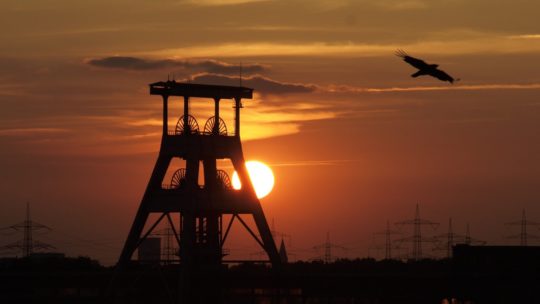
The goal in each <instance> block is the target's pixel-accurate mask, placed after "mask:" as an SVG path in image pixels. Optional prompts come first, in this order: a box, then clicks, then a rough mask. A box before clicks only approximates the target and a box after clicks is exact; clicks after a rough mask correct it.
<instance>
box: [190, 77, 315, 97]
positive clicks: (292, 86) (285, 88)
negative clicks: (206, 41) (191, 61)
mask: <svg viewBox="0 0 540 304" xmlns="http://www.w3.org/2000/svg"><path fill="white" fill-rule="evenodd" d="M190 81H191V82H195V83H203V84H220V85H231V86H237V85H239V84H240V78H239V77H233V76H227V75H219V74H208V73H204V74H198V75H194V76H193V77H192V78H191V80H190ZM242 85H243V86H246V87H250V88H254V89H255V90H256V91H258V92H261V93H266V94H275V95H279V94H290V93H311V92H314V91H315V90H316V89H317V86H315V85H312V84H301V83H287V82H279V81H276V80H273V79H270V78H267V77H264V76H261V75H254V76H250V77H245V78H242Z"/></svg>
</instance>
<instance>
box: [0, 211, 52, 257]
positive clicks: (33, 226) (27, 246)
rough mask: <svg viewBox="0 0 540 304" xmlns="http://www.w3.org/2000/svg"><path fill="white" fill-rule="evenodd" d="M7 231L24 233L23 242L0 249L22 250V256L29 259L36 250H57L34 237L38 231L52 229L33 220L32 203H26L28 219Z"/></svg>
mask: <svg viewBox="0 0 540 304" xmlns="http://www.w3.org/2000/svg"><path fill="white" fill-rule="evenodd" d="M7 229H13V230H15V231H22V232H23V239H22V241H17V242H14V243H11V244H7V245H5V246H2V247H0V249H5V250H13V249H21V250H22V256H24V257H28V256H30V255H32V253H34V250H36V249H37V250H39V249H53V248H55V247H54V246H52V245H50V244H47V243H43V242H40V241H38V240H34V238H33V235H32V233H33V232H34V231H38V230H49V231H50V230H51V228H49V227H47V226H45V225H43V224H40V223H37V222H34V221H32V220H31V218H30V203H26V219H25V220H24V221H23V222H20V223H17V224H15V225H11V226H9V227H6V228H4V230H7Z"/></svg>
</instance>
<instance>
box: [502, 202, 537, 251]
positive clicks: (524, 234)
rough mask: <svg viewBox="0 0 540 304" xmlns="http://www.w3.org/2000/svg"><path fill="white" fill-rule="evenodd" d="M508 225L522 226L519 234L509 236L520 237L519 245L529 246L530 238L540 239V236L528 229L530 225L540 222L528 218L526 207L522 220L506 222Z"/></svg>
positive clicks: (511, 237) (510, 237)
mask: <svg viewBox="0 0 540 304" xmlns="http://www.w3.org/2000/svg"><path fill="white" fill-rule="evenodd" d="M506 225H508V226H520V227H521V231H520V233H519V234H518V235H511V236H509V237H508V238H509V239H519V245H520V246H527V245H528V244H529V239H538V238H540V237H539V236H537V235H534V234H531V233H529V232H528V231H527V227H528V226H540V223H538V222H533V221H529V220H527V216H526V214H525V209H523V210H522V212H521V220H520V221H514V222H509V223H506Z"/></svg>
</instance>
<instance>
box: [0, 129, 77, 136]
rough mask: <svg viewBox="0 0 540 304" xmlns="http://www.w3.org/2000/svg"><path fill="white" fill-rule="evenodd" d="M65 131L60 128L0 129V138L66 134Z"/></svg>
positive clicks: (66, 131)
mask: <svg viewBox="0 0 540 304" xmlns="http://www.w3.org/2000/svg"><path fill="white" fill-rule="evenodd" d="M68 132H70V131H69V130H67V129H62V128H16V129H2V130H0V136H20V135H38V134H41V135H42V134H55V133H68Z"/></svg>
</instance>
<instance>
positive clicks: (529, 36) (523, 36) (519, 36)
mask: <svg viewBox="0 0 540 304" xmlns="http://www.w3.org/2000/svg"><path fill="white" fill-rule="evenodd" d="M509 38H511V39H540V34H524V35H512V36H509Z"/></svg>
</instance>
